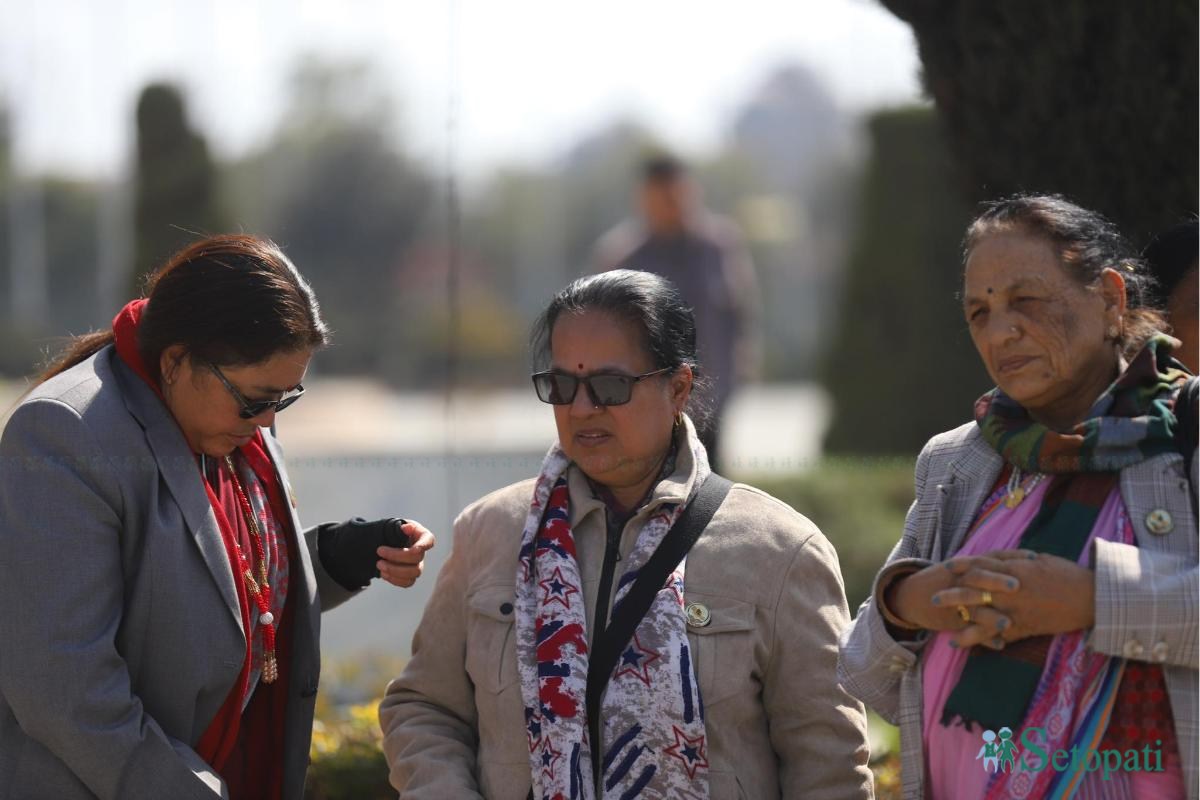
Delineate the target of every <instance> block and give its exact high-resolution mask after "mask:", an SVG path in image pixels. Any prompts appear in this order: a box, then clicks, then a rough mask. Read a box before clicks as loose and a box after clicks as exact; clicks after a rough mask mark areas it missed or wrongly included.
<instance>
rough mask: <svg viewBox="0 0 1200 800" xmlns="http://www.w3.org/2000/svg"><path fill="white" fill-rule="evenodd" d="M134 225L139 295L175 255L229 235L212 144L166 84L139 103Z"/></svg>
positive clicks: (135, 291)
mask: <svg viewBox="0 0 1200 800" xmlns="http://www.w3.org/2000/svg"><path fill="white" fill-rule="evenodd" d="M134 224H135V229H136V245H135V253H134V274H133V278H132V280H133V283H132V286H131V289H132V291H133V294H134V295H137V294H140V293H141V289H142V284H143V282H144V280H145V277H146V274H147V273H148V272H150V271H151V270H153V269H155V268H156V267H158V266H160V265H161V264H162V263H163V262H164V261H165V260H166V259H167V258H168V257H169V256H170V255H171V254H172V253H174V252H175V251H177V250H179V249H181V248H183V247H184V246H185V245H187V244H188V243H190V242H192V241H193V240H195V239H197V238H199V237H200V236H205V235H208V234H212V233H223V232H225V224H224V217H223V215H222V214H221V212H220V209H219V203H218V200H217V181H216V171H215V169H214V167H213V163H212V159H211V158H210V157H209V154H208V146H207V145H206V144H205V142H204V139H203V137H201V136H200V135H199V134H197V133H195V132H194V131H192V130H191V129H190V128H189V127H188V123H187V117H186V114H185V111H184V102H183V96H182V95H181V94H180V93H179V91H178V90H177V89H175V88H174V87H172V86H168V85H165V84H153V85H150V86H147V87H146V88H145V89H143V90H142V94H141V97H140V98H139V99H138V106H137V190H136V199H135V209H134Z"/></svg>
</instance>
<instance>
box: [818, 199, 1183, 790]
mask: <svg viewBox="0 0 1200 800" xmlns="http://www.w3.org/2000/svg"><path fill="white" fill-rule="evenodd" d="M965 253H966V265H965V272H964V277H963V310H964V314H965V317H966V322H967V325H968V328H969V330H970V334H971V338H972V341H973V342H974V344H975V346H976V348H977V350H978V351H979V355H980V358H981V359H982V360H983V362H984V364H985V366H986V367H987V370H988V373H989V374H990V376H991V377H992V379H993V380H994V381H995V382H996V388H995V389H994V390H992V391H990V392H988V393H987V394H985V395H984V396H983V397H981V398H980V399H979V400H978V401H977V402H976V404H975V409H974V412H975V413H974V416H975V420H974V421H973V422H970V423H968V424H966V425H964V426H962V427H960V428H957V429H955V430H953V431H949V432H947V433H943V434H940V435H938V436H935V437H934V438H933V439H932V440H931V441H930V442H929V444H928V445H926V447H925V449H924V450H923V451H922V452H921V455H920V457H919V458H918V460H917V467H916V501H915V502H914V503H913V505H912V508H911V509H910V510H909V513H908V519H907V521H906V523H905V528H904V535H903V537H902V538H901V540H900V542H899V543H898V544H897V545H896V548H895V550H894V551H893V552H892V555H891V557H890V558H889V559H888V563H887V565H886V566H885V567H884V569H883V570H882V571H881V572H880V574H879V576H878V578H877V579H876V585H875V591H874V594H873V597H871V598H870V599H868V600H867V602H866V603H864V604H863V606H862V608H861V609H860V610H859V614H858V617H857V619H856V620H855V621H854V624H853V626H852V627H851V628H850V629H849V631H848V632H847V633H846V635H845V636H844V638H843V640H842V644H841V653H840V662H839V675H840V677H841V679H842V681H843V683H844V685H845V686H846V687H847V689H849V691H850V692H851V693H852V694H854V695H856V696H858V697H859V698H861V699H862V700H863V701H864V702H865V703H866V704H867V705H868V706H870V707H872V708H874V709H876V710H877V711H878V712H879V713H880V714H882V715H883V716H884V717H885V718H887V719H889V720H891V721H893V722H895V723H896V724H898V725H899V726H900V729H901V737H902V749H903V767H904V768H903V776H904V778H903V780H904V796H905V797H906V798H914V799H915V798H926V797H931V798H935V799H940V798H955V799H956V800H958V799H959V798H967V799H969V800H973V799H974V798H1001V797H1004V798H1007V797H1030V798H1044V797H1054V798H1058V797H1087V798H1101V797H1103V798H1113V799H1116V798H1129V800H1132V799H1133V798H1138V799H1139V800H1141V798H1167V797H1183V796H1184V793H1185V791H1186V792H1187V795H1188V796H1190V797H1194V796H1195V794H1196V777H1197V774H1196V763H1197V713H1196V698H1197V688H1196V667H1197V605H1198V604H1197V575H1198V571H1197V537H1196V518H1195V505H1194V495H1191V496H1190V487H1189V477H1188V474H1189V470H1188V468H1185V458H1190V476H1191V477H1190V481H1191V484H1192V486H1193V487H1194V485H1195V479H1196V459H1195V456H1194V453H1195V433H1196V429H1195V406H1194V399H1193V400H1191V401H1190V402H1192V404H1193V405H1192V410H1191V411H1190V417H1189V416H1185V417H1184V419H1177V413H1176V412H1177V411H1179V410H1180V409H1179V406H1178V405H1177V404H1178V403H1179V402H1180V398H1181V397H1183V396H1185V395H1184V394H1183V393H1184V392H1185V391H1186V392H1188V393H1189V395H1188V396H1190V397H1192V398H1194V396H1195V380H1194V379H1192V380H1191V381H1190V382H1189V379H1188V373H1187V372H1186V371H1185V370H1184V369H1183V368H1182V366H1181V365H1180V364H1179V363H1178V362H1176V361H1174V360H1173V359H1172V358H1171V356H1170V353H1171V350H1172V347H1173V346H1175V345H1176V344H1177V342H1176V341H1175V340H1174V339H1171V338H1170V337H1167V336H1164V335H1162V334H1160V333H1158V330H1160V328H1161V324H1162V319H1161V316H1160V315H1159V314H1158V313H1157V312H1155V311H1154V310H1152V309H1151V308H1148V307H1147V305H1146V302H1145V300H1144V298H1146V297H1147V281H1146V279H1145V277H1144V272H1143V269H1144V268H1143V266H1142V264H1141V262H1140V261H1139V260H1138V259H1137V258H1135V257H1133V256H1132V255H1131V252H1130V251H1129V250H1128V248H1127V247H1126V246H1125V244H1124V242H1123V240H1122V239H1121V237H1120V236H1119V235H1118V234H1117V233H1116V232H1115V230H1114V229H1113V228H1112V226H1111V225H1110V224H1108V223H1107V222H1106V221H1105V220H1104V219H1103V218H1102V217H1100V216H1099V215H1098V214H1095V213H1093V212H1090V211H1087V210H1085V209H1082V208H1080V207H1078V206H1076V205H1074V204H1072V203H1070V202H1067V201H1066V200H1063V199H1062V198H1059V197H1053V196H1020V197H1015V198H1011V199H1008V200H1004V201H1000V202H997V203H995V204H993V205H992V206H991V207H989V208H988V209H987V210H986V211H985V212H984V213H983V214H982V215H980V216H979V217H978V218H977V219H976V220H975V221H974V222H973V223H972V224H971V226H970V227H969V229H968V230H967V235H966V243H965ZM1185 387H1186V389H1185ZM1188 418H1190V420H1191V424H1190V425H1183V426H1181V425H1180V423H1181V422H1186V420H1187V419H1188ZM1181 427H1183V428H1184V429H1185V431H1186V433H1184V434H1182V435H1181V434H1180V428H1181ZM1181 453H1182V454H1181Z"/></svg>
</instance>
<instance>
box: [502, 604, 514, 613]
mask: <svg viewBox="0 0 1200 800" xmlns="http://www.w3.org/2000/svg"><path fill="white" fill-rule="evenodd" d="M512 612H513V604H512V603H501V604H500V613H501V614H504V615H506V616H507V615H508V614H511V613H512Z"/></svg>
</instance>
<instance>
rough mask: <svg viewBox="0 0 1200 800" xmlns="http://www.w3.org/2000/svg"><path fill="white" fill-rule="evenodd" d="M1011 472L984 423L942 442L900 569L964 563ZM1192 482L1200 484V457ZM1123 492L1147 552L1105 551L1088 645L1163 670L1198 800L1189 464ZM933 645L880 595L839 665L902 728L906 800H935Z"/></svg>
mask: <svg viewBox="0 0 1200 800" xmlns="http://www.w3.org/2000/svg"><path fill="white" fill-rule="evenodd" d="M1002 467H1003V462H1002V460H1001V458H1000V456H999V455H998V454H997V453H996V451H995V450H993V449H992V447H991V446H990V445H988V443H987V442H985V441H984V440H983V437H982V436H981V435H980V433H979V428H978V426H977V425H976V424H975V423H974V422H971V423H968V424H966V425H963V426H961V427H959V428H956V429H954V430H952V431H947V432H945V433H942V434H939V435H937V436H935V437H934V438H933V439H931V440H930V441H929V443H928V444H926V445H925V448H924V449H923V450H922V451H921V454H920V456H918V458H917V466H916V500H915V501H914V502H913V504H912V506H911V507H910V508H909V510H908V517H907V519H906V520H905V522H904V535H903V537H902V538H901V539H900V542H899V543H898V544H897V545H896V547H895V548H894V549H893V550H892V553H891V555H890V556H889V557H888V560H887V564H891V563H893V562H895V561H897V560H900V559H919V560H925V561H931V562H932V561H941V560H943V559H945V558H947V557H949V556H950V555H952V554H953V553H955V552H956V551H957V550H958V549H959V547H961V546H962V543H963V540H964V538H965V536H966V534H967V530H968V528H969V527H970V525H971V522H972V520H973V518H974V516H975V512H976V511H977V509H978V508H979V506H980V505H981V504H982V503H983V501H984V500H985V499H986V498H987V496H988V494H989V493H990V492H991V490H992V487H993V486H994V485H995V483H996V480H997V478H998V477H999V475H1000V471H1001V469H1002ZM1191 474H1192V480H1193V481H1196V479H1197V459H1196V457H1193V459H1192V464H1191ZM1120 487H1121V497H1122V499H1123V500H1124V501H1125V507H1126V509H1127V511H1128V513H1129V518H1130V521H1131V523H1132V524H1133V530H1134V536H1135V537H1136V539H1137V543H1138V546H1137V547H1132V546H1130V545H1123V544H1117V543H1114V542H1106V541H1097V542H1096V543H1095V549H1094V551H1093V566H1094V567H1095V571H1096V624H1095V627H1094V628H1093V630H1092V633H1091V636H1090V637H1089V646H1090V647H1091V648H1092V649H1093V650H1094V651H1096V652H1098V653H1105V654H1107V655H1111V656H1117V657H1126V658H1132V659H1135V660H1141V661H1147V662H1151V663H1161V664H1162V666H1163V673H1164V676H1165V678H1166V684H1167V694H1168V695H1169V697H1170V701H1171V711H1172V713H1173V715H1174V718H1175V731H1176V735H1177V737H1178V742H1179V754H1180V756H1181V757H1182V760H1183V771H1184V779H1185V782H1186V784H1187V788H1188V796H1189V797H1193V798H1194V797H1196V792H1197V747H1200V741H1198V738H1200V737H1198V735H1197V734H1198V732H1197V725H1198V724H1200V717H1198V714H1197V699H1198V692H1197V683H1196V682H1197V663H1198V661H1200V652H1198V647H1200V640H1198V634H1197V628H1198V625H1200V614H1198V612H1197V605H1198V595H1200V588H1198V583H1197V581H1198V580H1200V568H1198V566H1197V538H1198V537H1197V527H1196V519H1195V517H1194V515H1193V513H1192V505H1191V498H1190V496H1189V491H1190V489H1189V486H1188V480H1187V476H1186V475H1185V473H1184V465H1183V457H1182V456H1181V455H1179V454H1178V453H1166V454H1163V455H1159V456H1155V457H1153V458H1150V459H1147V460H1145V461H1143V462H1142V463H1140V464H1135V465H1133V466H1131V467H1127V468H1126V469H1124V470H1122V471H1121V476H1120ZM1162 511H1166V512H1167V513H1168V514H1170V517H1171V521H1172V523H1173V524H1172V525H1171V528H1170V530H1169V531H1165V532H1163V533H1153V532H1151V530H1150V528H1148V527H1147V524H1146V519H1147V517H1148V516H1150V515H1151V513H1152V512H1159V514H1158V517H1157V518H1158V519H1162V517H1161V512H1162ZM1154 527H1158V528H1160V529H1161V528H1162V527H1163V526H1161V525H1155V526H1154ZM885 566H886V565H885ZM924 641H925V639H924V637H923V636H922V637H919V638H918V640H917V641H914V642H898V641H896V640H895V639H893V638H892V637H891V636H890V635H889V634H888V632H887V629H886V628H885V627H884V621H883V617H882V615H881V614H880V613H879V609H878V608H877V607H876V606H875V600H874V595H873V594H872V597H871V598H869V599H868V600H867V601H866V602H864V603H863V604H862V606H861V607H860V608H859V610H858V616H857V617H856V618H855V620H854V622H853V623H852V625H851V626H850V627H849V628H847V629H846V632H845V633H844V634H843V636H842V640H841V647H840V652H839V659H838V677H839V679H840V680H841V682H842V684H843V685H844V686H845V688H846V689H847V691H849V692H850V693H851V694H852V695H855V696H856V697H858V698H859V699H860V700H862V701H863V702H864V703H865V704H866V705H867V706H868V707H870V708H873V709H875V711H876V712H877V713H879V715H880V716H882V717H883V718H884V719H886V720H888V721H889V722H891V723H893V724H894V725H897V726H899V728H900V743H901V761H902V772H903V789H904V797H905V800H921V798H923V797H924V796H925V775H924V763H925V761H924V756H923V754H922V747H921V742H922V734H921V730H922V722H921V716H922V713H921V706H922V701H921V662H920V652H921V648H922V647H923V645H924Z"/></svg>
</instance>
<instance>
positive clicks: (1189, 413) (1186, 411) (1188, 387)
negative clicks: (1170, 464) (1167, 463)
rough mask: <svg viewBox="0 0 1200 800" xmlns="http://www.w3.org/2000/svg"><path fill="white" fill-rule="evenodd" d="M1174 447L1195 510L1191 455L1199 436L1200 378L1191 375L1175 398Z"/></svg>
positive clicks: (1193, 452)
mask: <svg viewBox="0 0 1200 800" xmlns="http://www.w3.org/2000/svg"><path fill="white" fill-rule="evenodd" d="M1173 410H1174V412H1175V419H1176V421H1177V422H1178V424H1177V425H1176V426H1175V447H1176V449H1178V450H1179V453H1180V454H1181V455H1182V456H1183V471H1184V473H1185V474H1186V475H1187V478H1188V486H1190V487H1191V489H1192V511H1193V512H1195V510H1196V488H1197V487H1195V486H1193V485H1192V457H1193V456H1195V455H1196V440H1197V438H1198V436H1200V419H1198V417H1197V415H1198V414H1200V378H1197V377H1195V376H1192V377H1190V378H1188V380H1187V383H1185V384H1184V385H1183V388H1182V389H1180V390H1179V395H1178V396H1177V397H1176V398H1175V408H1174V409H1173Z"/></svg>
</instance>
